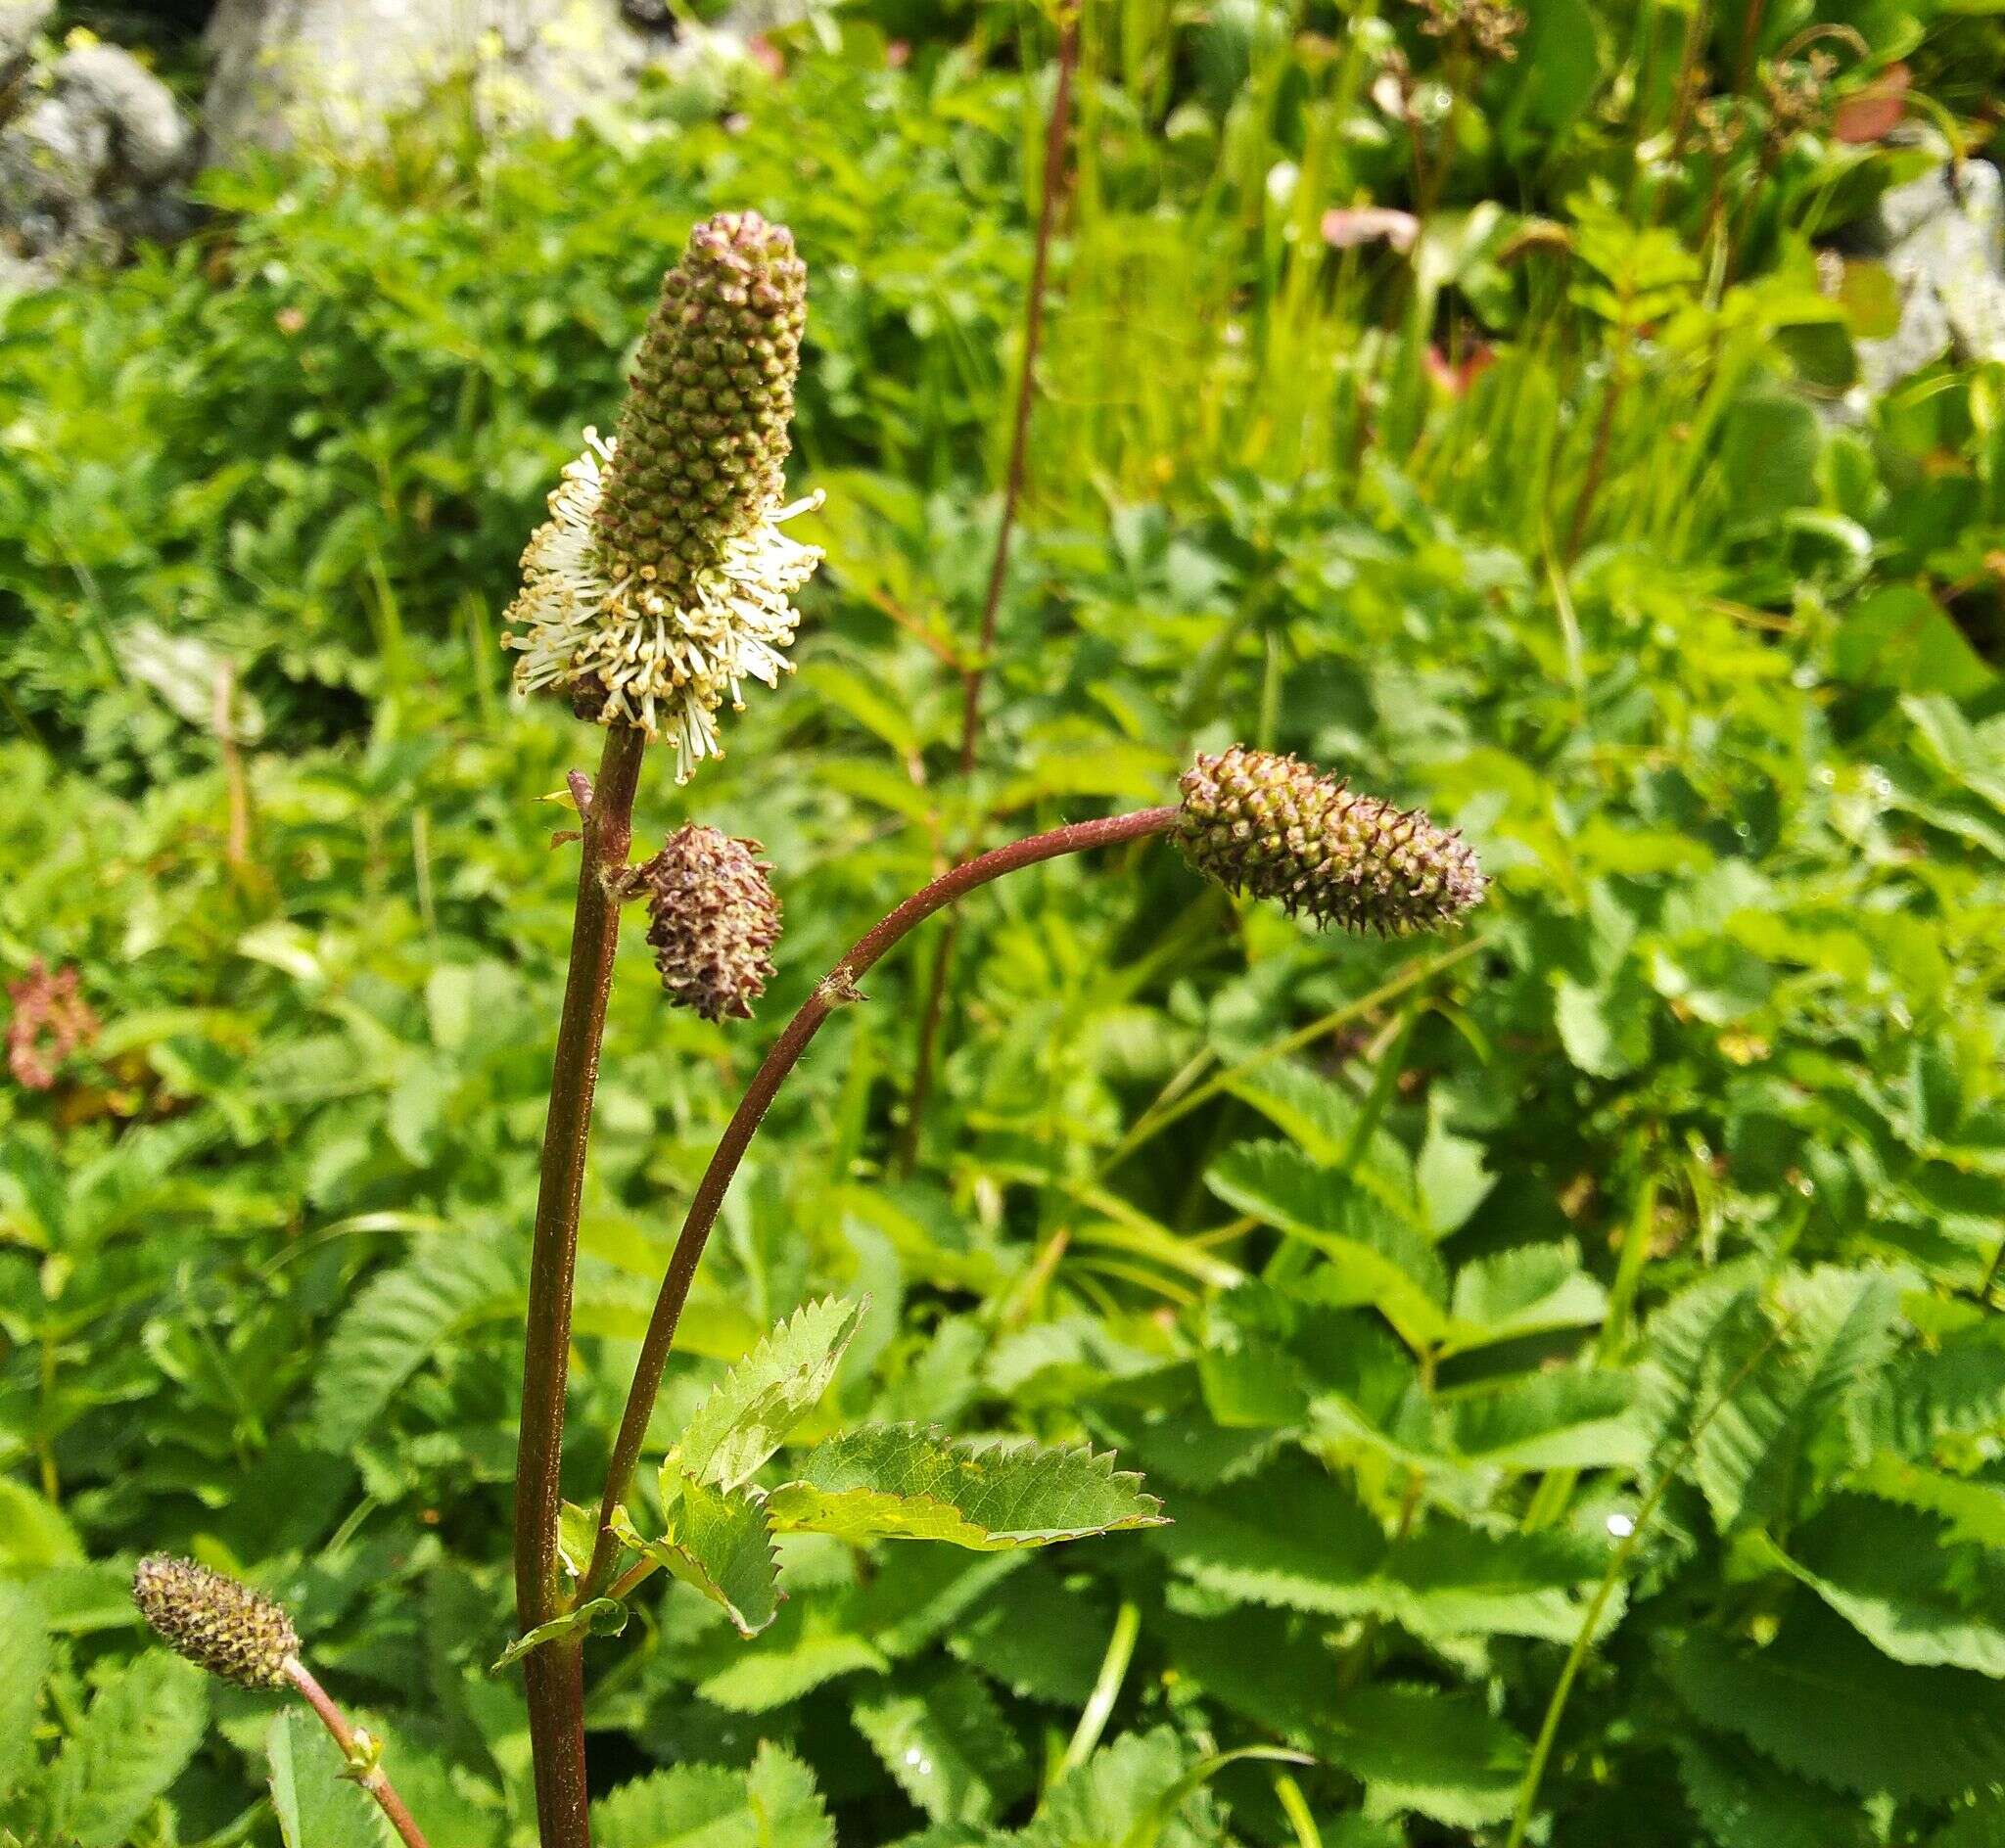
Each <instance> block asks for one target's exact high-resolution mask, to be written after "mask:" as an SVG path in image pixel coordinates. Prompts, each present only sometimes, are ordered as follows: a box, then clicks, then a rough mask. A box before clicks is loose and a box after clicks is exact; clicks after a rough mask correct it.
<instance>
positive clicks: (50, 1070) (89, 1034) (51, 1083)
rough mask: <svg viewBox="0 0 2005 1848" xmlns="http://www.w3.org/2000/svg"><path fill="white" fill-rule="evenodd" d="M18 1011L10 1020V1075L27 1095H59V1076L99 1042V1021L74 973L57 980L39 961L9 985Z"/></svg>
mask: <svg viewBox="0 0 2005 1848" xmlns="http://www.w3.org/2000/svg"><path fill="white" fill-rule="evenodd" d="M7 998H8V999H9V1000H10V1001H12V1002H13V1003H14V1011H13V1012H12V1013H11V1014H10V1015H9V1016H8V1020H7V1069H8V1070H9V1071H10V1072H12V1073H13V1074H14V1082H15V1083H16V1084H17V1085H19V1086H22V1088H23V1089H24V1090H53V1089H54V1088H55V1086H56V1073H57V1070H58V1068H59V1067H60V1066H61V1065H62V1063H63V1061H64V1060H65V1059H67V1058H68V1057H69V1056H70V1054H71V1053H72V1052H74V1051H75V1050H76V1048H77V1047H78V1046H83V1045H88V1044H89V1043H90V1042H91V1041H92V1040H95V1039H96V1038H97V1037H98V1017H97V1015H96V1014H94V1013H93V1012H92V1011H91V1007H90V1003H89V1002H88V1001H86V1000H85V999H84V998H83V996H82V994H80V993H78V992H77V978H76V971H75V970H74V969H59V970H57V972H56V973H55V974H54V975H51V974H50V973H49V968H48V965H47V964H46V963H45V962H43V961H42V959H41V957H39V956H37V957H36V958H35V959H34V960H33V961H32V962H31V963H29V964H28V966H27V972H26V974H24V975H23V976H22V978H21V979H20V980H19V981H18V982H10V983H9V984H8V985H7Z"/></svg>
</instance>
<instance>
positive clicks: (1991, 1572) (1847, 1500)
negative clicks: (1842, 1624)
mask: <svg viewBox="0 0 2005 1848" xmlns="http://www.w3.org/2000/svg"><path fill="white" fill-rule="evenodd" d="M1790 1557H1791V1560H1792V1569H1793V1570H1794V1571H1795V1573H1796V1575H1797V1576H1798V1577H1799V1578H1801V1579H1802V1580H1803V1582H1804V1583H1805V1584H1806V1585H1808V1586H1810V1587H1811V1588H1812V1590H1814V1591H1815V1592H1816V1593H1817V1594H1818V1596H1820V1597H1821V1598H1823V1599H1824V1601H1825V1602H1826V1603H1827V1604H1829V1605H1830V1606H1831V1608H1832V1609H1833V1610H1835V1611H1837V1612H1838V1614H1839V1615H1840V1616H1841V1617H1842V1618H1844V1619H1845V1621H1846V1622H1847V1623H1849V1624H1851V1625H1852V1627H1853V1628H1854V1629H1856V1630H1857V1631H1858V1632H1859V1634H1860V1635H1861V1636H1863V1637H1865V1638H1866V1639H1867V1640H1869V1641H1871V1642H1872V1643H1874V1644H1875V1645H1876V1646H1877V1647H1878V1648H1880V1649H1882V1650H1883V1651H1885V1652H1886V1653H1887V1654H1888V1655H1890V1656H1891V1657H1893V1659H1894V1660H1895V1661H1896V1662H1913V1663H1917V1664H1920V1665H1922V1666H1924V1667H1944V1668H1967V1669H1974V1670H1976V1671H1977V1673H1979V1674H1980V1675H1989V1676H1991V1677H1992V1678H1993V1679H1998V1678H2005V1562H2001V1561H1999V1560H1997V1559H1994V1558H1992V1557H1991V1556H1990V1555H1988V1554H1986V1553H1984V1552H1982V1550H1980V1549H1978V1548H1954V1549H1952V1548H1948V1547H1945V1546H1944V1544H1943V1534H1942V1529H1941V1527H1940V1525H1939V1524H1938V1523H1937V1522H1935V1521H1934V1520H1932V1519H1931V1518H1930V1517H1929V1516H1928V1515H1926V1514H1922V1513H1918V1512H1916V1511H1915V1510H1913V1509H1911V1508H1903V1507H1897V1506H1895V1505H1894V1504H1893V1503H1892V1502H1889V1501H1876V1500H1874V1499H1872V1498H1870V1497H1867V1496H1858V1495H1840V1496H1834V1497H1833V1498H1832V1499H1831V1500H1830V1501H1828V1502H1826V1503H1825V1505H1824V1506H1823V1507H1822V1508H1821V1509H1820V1510H1819V1511H1818V1513H1817V1516H1816V1518H1815V1519H1814V1520H1812V1521H1810V1522H1809V1523H1807V1524H1806V1525H1805V1526H1804V1527H1802V1528H1801V1529H1800V1530H1798V1532H1797V1533H1796V1534H1795V1536H1794V1538H1793V1540H1792V1542H1791V1546H1790Z"/></svg>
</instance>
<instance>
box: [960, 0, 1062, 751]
mask: <svg viewBox="0 0 2005 1848" xmlns="http://www.w3.org/2000/svg"><path fill="white" fill-rule="evenodd" d="M1078 64H1079V11H1078V9H1077V8H1076V7H1070V6H1068V7H1067V8H1066V9H1065V14H1064V18H1063V20H1062V21H1061V22H1060V23H1059V27H1058V74H1057V79H1056V82H1055V85H1054V87H1053V89H1052V92H1051V118H1050V120H1049V122H1048V123H1047V124H1046V127H1045V191H1044V197H1043V198H1042V199H1041V200H1040V201H1039V202H1038V230H1037V243H1036V244H1035V246H1034V247H1033V248H1032V251H1031V259H1030V294H1029V296H1028V298H1027V299H1026V300H1025V301H1024V304H1023V369H1022V371H1021V372H1020V373H1019V374H1018V376H1017V381H1016V410H1015V418H1014V421H1013V422H1012V424H1011V426H1010V432H1009V462H1008V466H1007V468H1006V469H1005V470H1004V472H1003V477H1002V521H1001V523H1000V524H999V525H998V526H997V528H996V549H995V551H994V552H993V553H992V554H991V555H990V558H989V581H988V587H987V588H986V589H985V590H984V592H983V594H982V624H981V631H980V633H981V641H980V644H979V646H978V647H977V649H976V651H975V658H974V660H973V661H972V662H970V663H969V664H968V667H967V670H966V672H965V673H964V674H963V675H962V688H961V709H960V773H961V775H963V776H970V775H972V774H973V773H974V767H975V758H976V755H977V750H978V747H979V744H980V741H981V728H982V677H983V675H984V674H985V673H986V672H987V671H988V667H989V656H990V655H991V654H992V653H993V652H994V650H995V647H996V623H997V619H998V616H999V614H1000V612H1001V610H1002V583H1003V579H1004V578H1005V577H1007V576H1008V572H1009V540H1010V537H1011V535H1012V534H1013V533H1014V531H1015V530H1016V510H1017V506H1018V504H1019V503H1020V502H1021V501H1022V499H1023V485H1024V477H1025V474H1026V471H1027V468H1028V464H1029V457H1030V410H1031V402H1032V398H1033V394H1034V393H1035V392H1036V390H1037V369H1038V346H1039V344H1040V343H1041V341H1042V339H1043V336H1044V328H1045V281H1046V278H1047V276H1048V275H1049V270H1050V259H1051V234H1052V232H1053V230H1054V229H1055V228H1056V226H1057V222H1058V196H1059V194H1060V193H1061V192H1062V191H1063V190H1064V187H1063V181H1064V173H1063V167H1064V162H1065V137H1066V135H1067V134H1068V133H1069V132H1070V128H1071V122H1072V72H1073V70H1074V69H1076V68H1077V66H1078Z"/></svg>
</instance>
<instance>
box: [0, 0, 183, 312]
mask: <svg viewBox="0 0 2005 1848" xmlns="http://www.w3.org/2000/svg"><path fill="white" fill-rule="evenodd" d="M0 7H5V8H7V10H6V11H4V12H0V58H5V59H6V60H7V61H8V62H9V64H10V67H11V69H13V71H14V77H13V83H14V86H15V90H16V95H15V97H14V114H13V115H11V116H10V117H9V118H8V119H7V120H6V121H5V122H4V123H0V297H4V296H7V295H12V294H15V293H18V292H19V291H20V290H22V289H23V288H33V287H37V286H39V285H41V284H42V283H44V282H46V281H47V280H48V279H49V278H50V277H51V276H53V275H55V274H57V273H60V271H61V270H62V269H63V268H64V267H65V266H66V265H68V264H69V263H70V262H73V261H75V260H77V259H78V258H80V257H101V256H113V255H116V254H117V253H118V252H119V251H121V250H122V249H123V248H124V247H125V246H126V245H127V244H128V243H129V242H130V241H131V240H132V239H134V238H137V237H168V236H172V235H174V234H175V233H176V232H177V231H179V230H180V229H182V228H183V227H184V226H185V224H186V223H187V221H188V212H187V208H185V207H184V206H183V205H182V204H181V203H180V189H181V186H182V183H183V182H184V181H185V180H186V179H187V178H188V176H189V175H190V174H191V173H192V172H193V170H194V167H195V163H196V160H197V154H198V146H197V136H196V132H195V128H194V125H193V124H192V123H191V122H190V121H189V120H188V118H187V117H186V116H185V115H182V114H181V111H180V108H179V106H178V105H177V104H176V103H175V101H174V98H173V94H172V92H170V91H169V90H168V89H167V87H166V85H165V84H163V82H161V80H160V79H159V78H158V77H156V76H155V75H154V74H153V72H152V71H150V70H148V69H146V67H145V66H144V65H142V64H141V63H140V62H139V61H138V60H137V59H136V58H134V57H133V56H132V55H131V54H130V53H128V52H124V51H120V50H119V49H118V47H117V46H116V45H103V44H99V43H97V42H95V41H94V40H91V39H89V38H88V37H79V38H78V39H77V41H76V42H74V43H72V44H70V46H69V47H67V48H66V49H64V50H63V51H61V52H60V53H58V54H57V55H55V56H54V57H49V58H45V59H44V60H42V61H40V62H39V63H38V62H37V58H36V47H35V38H34V34H35V31H36V29H37V28H38V27H39V25H40V23H41V19H40V18H39V17H32V16H36V15H38V14H45V13H46V8H41V7H39V6H38V5H37V4H29V5H25V6H23V5H21V4H19V3H18V0H17V3H15V4H12V5H10V4H9V0H0Z"/></svg>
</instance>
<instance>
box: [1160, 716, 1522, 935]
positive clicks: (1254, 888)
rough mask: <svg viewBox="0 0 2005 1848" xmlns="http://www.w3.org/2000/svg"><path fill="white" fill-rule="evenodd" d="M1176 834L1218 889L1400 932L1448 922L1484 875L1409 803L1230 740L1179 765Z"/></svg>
mask: <svg viewBox="0 0 2005 1848" xmlns="http://www.w3.org/2000/svg"><path fill="white" fill-rule="evenodd" d="M1182 787H1183V792H1184V803H1183V812H1182V814H1181V816H1180V817H1179V819H1178V823H1177V841H1178V844H1179V846H1181V847H1182V848H1183V850H1184V856H1185V858H1186V859H1188V860H1189V862H1190V864H1191V865H1192V866H1193V867H1195V868H1196V869H1197V871H1199V872H1200V873H1202V874H1203V875H1204V876H1205V877H1206V878H1207V879H1216V880H1217V881H1218V882H1219V884H1220V885H1222V886H1224V887H1225V888H1226V889H1227V890H1228V891H1230V892H1241V891H1243V892H1248V893H1251V894H1252V895H1253V897H1255V898H1256V899H1277V900H1279V901H1281V902H1282V904H1283V905H1285V906H1286V907H1287V909H1288V910H1289V911H1290V912H1294V911H1306V912H1307V913H1308V914H1309V915H1310V916H1311V917H1313V918H1314V919H1315V920H1316V922H1317V923H1318V924H1326V925H1327V924H1340V925H1342V926H1343V928H1344V929H1345V930H1352V931H1368V930H1370V931H1376V932H1377V933H1378V934H1379V935H1380V936H1381V937H1400V936H1404V935H1405V934H1406V933H1407V932H1409V931H1421V930H1434V929H1438V928H1439V927H1440V926H1442V925H1444V924H1451V923H1453V922H1454V921H1455V920H1456V919H1457V918H1459V917H1461V916H1462V914H1463V913H1464V912H1465V911H1467V910H1469V907H1470V906H1471V905H1473V904H1475V903H1476V902H1477V901H1478V900H1480V899H1481V898H1482V896H1483V888H1484V885H1485V883H1486V881H1485V880H1484V878H1483V875H1482V873H1481V872H1480V871H1479V870H1478V868H1477V866H1476V860H1475V855H1473V854H1471V853H1470V852H1469V848H1468V846H1467V845H1466V844H1465V843H1464V842H1463V840H1462V839H1461V837H1460V836H1459V835H1456V834H1452V833H1447V832H1444V831H1443V830H1442V829H1440V828H1437V827H1436V826H1435V825H1434V824H1433V823H1432V822H1431V821H1429V820H1428V819H1427V817H1426V816H1425V815H1424V814H1423V813H1422V811H1421V810H1420V809H1395V808H1393V807H1392V805H1391V804H1390V803H1384V802H1380V801H1379V800H1378V799H1377V798H1376V796H1354V795H1352V794H1351V793H1350V791H1349V790H1347V789H1346V788H1345V787H1344V785H1343V784H1342V783H1341V782H1339V781H1337V780H1336V779H1334V778H1332V777H1328V776H1321V775H1319V774H1318V773H1317V772H1316V771H1315V770H1313V769H1311V768H1310V766H1309V765H1308V764H1306V763H1303V762H1300V761H1299V760H1298V759H1295V758H1292V757H1284V756H1282V755H1279V754H1277V753H1275V752H1272V751H1248V750H1246V749H1244V748H1243V747H1242V746H1239V745H1235V746H1234V747H1233V748H1232V749H1231V750H1230V751H1226V752H1223V753H1221V754H1220V755H1219V756H1217V757H1200V758H1199V759H1198V760H1197V762H1195V763H1193V764H1192V765H1191V766H1190V768H1189V769H1188V770H1186V771H1185V772H1184V778H1183V784H1182Z"/></svg>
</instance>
